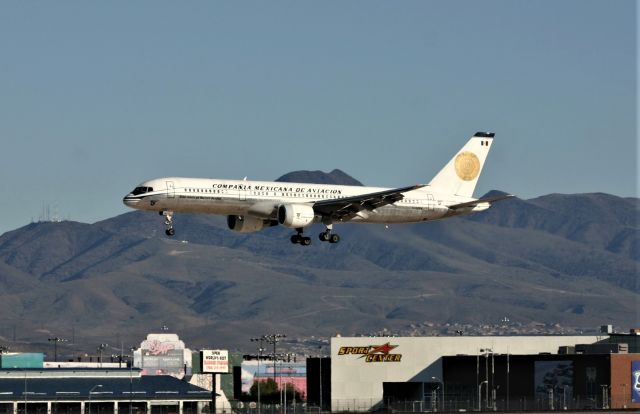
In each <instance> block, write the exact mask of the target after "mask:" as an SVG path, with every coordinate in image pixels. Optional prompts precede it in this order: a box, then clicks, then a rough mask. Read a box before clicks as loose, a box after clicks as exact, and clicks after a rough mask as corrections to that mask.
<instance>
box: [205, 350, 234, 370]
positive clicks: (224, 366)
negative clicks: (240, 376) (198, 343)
mask: <svg viewBox="0 0 640 414" xmlns="http://www.w3.org/2000/svg"><path fill="white" fill-rule="evenodd" d="M201 354H202V372H203V373H216V374H228V373H229V351H227V350H226V349H224V350H223V349H204V350H202V351H201Z"/></svg>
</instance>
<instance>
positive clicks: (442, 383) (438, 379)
mask: <svg viewBox="0 0 640 414" xmlns="http://www.w3.org/2000/svg"><path fill="white" fill-rule="evenodd" d="M431 379H432V380H435V381H437V382H439V383H440V386H441V387H442V407H441V409H442V411H444V382H443V381H441V380H440V378H438V377H431Z"/></svg>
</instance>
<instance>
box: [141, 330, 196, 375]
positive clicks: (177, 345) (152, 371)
mask: <svg viewBox="0 0 640 414" xmlns="http://www.w3.org/2000/svg"><path fill="white" fill-rule="evenodd" d="M133 355H134V366H136V367H138V368H141V369H142V375H172V376H174V377H176V378H182V377H184V375H188V374H189V373H190V371H191V351H190V350H189V349H187V348H186V347H185V345H184V342H183V341H181V340H180V338H179V337H178V335H176V334H149V335H147V339H146V340H144V341H142V343H141V344H140V348H139V349H138V350H136V351H135V352H134V354H133Z"/></svg>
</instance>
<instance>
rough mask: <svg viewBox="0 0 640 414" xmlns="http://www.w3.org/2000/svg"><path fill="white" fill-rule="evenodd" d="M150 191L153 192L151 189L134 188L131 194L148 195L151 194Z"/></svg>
mask: <svg viewBox="0 0 640 414" xmlns="http://www.w3.org/2000/svg"><path fill="white" fill-rule="evenodd" d="M151 191H153V188H152V187H136V188H134V189H133V191H132V192H131V194H133V195H140V194H144V193H148V192H151Z"/></svg>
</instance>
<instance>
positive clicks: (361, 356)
mask: <svg viewBox="0 0 640 414" xmlns="http://www.w3.org/2000/svg"><path fill="white" fill-rule="evenodd" d="M601 339H603V338H602V337H598V336H434V337H398V338H392V337H334V338H331V409H332V410H333V411H345V410H350V411H367V410H370V409H371V408H373V407H375V406H376V405H378V404H381V403H382V384H383V383H384V382H408V381H414V382H437V381H436V380H434V379H433V378H432V377H436V378H438V379H440V380H441V379H442V359H441V357H442V356H455V355H460V354H465V355H478V354H480V353H482V352H481V351H480V350H481V349H491V350H492V352H494V353H497V354H512V355H527V354H537V353H540V352H549V353H552V354H556V353H558V348H559V347H560V346H569V345H576V344H591V343H594V342H597V341H598V340H601ZM387 344H388V345H387ZM385 345H386V346H385ZM376 347H378V349H377V350H376Z"/></svg>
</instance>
